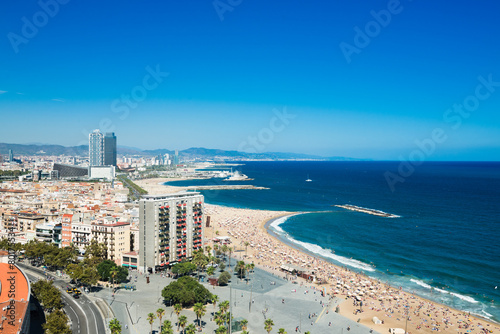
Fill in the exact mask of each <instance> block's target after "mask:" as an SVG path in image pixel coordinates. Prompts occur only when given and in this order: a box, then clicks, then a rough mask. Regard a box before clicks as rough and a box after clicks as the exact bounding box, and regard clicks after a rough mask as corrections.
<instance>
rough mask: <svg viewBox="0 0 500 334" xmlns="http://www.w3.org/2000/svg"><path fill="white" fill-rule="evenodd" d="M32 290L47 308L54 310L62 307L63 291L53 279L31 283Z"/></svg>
mask: <svg viewBox="0 0 500 334" xmlns="http://www.w3.org/2000/svg"><path fill="white" fill-rule="evenodd" d="M31 291H33V294H34V295H35V297H36V298H37V299H38V300H39V301H40V303H41V304H42V305H43V307H44V308H45V309H46V310H48V311H52V310H58V309H61V308H62V301H61V292H60V291H59V290H58V289H57V288H56V287H55V286H54V285H53V282H52V281H46V280H39V281H37V282H36V283H33V284H32V285H31Z"/></svg>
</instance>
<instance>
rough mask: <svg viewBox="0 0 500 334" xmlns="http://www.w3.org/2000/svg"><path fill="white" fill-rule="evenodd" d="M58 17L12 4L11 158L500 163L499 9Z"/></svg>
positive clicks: (6, 19) (35, 6)
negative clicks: (15, 149) (296, 157)
mask: <svg viewBox="0 0 500 334" xmlns="http://www.w3.org/2000/svg"><path fill="white" fill-rule="evenodd" d="M58 1H59V2H58ZM58 1H56V0H41V1H17V0H4V1H2V2H1V3H0V63H1V64H2V66H0V116H1V119H0V129H1V130H0V142H8V143H32V142H40V143H50V144H61V145H65V146H73V145H79V144H82V143H84V142H85V141H86V140H87V139H88V137H87V133H88V132H89V131H91V130H92V129H95V128H99V127H100V128H101V129H102V130H103V131H109V130H112V131H114V132H115V133H116V135H117V137H118V144H119V145H124V146H133V147H140V148H144V149H154V148H169V149H185V148H189V147H208V148H221V149H228V150H238V149H242V150H246V151H259V152H261V151H282V152H297V153H311V154H319V155H324V156H350V157H357V158H371V159H389V160H400V159H407V158H409V157H410V156H416V155H415V151H419V150H420V151H422V152H423V154H424V155H425V159H426V160H500V155H499V152H500V113H499V111H500V62H499V61H498V60H499V59H500V43H499V37H498V36H500V22H499V21H498V19H497V15H498V13H499V12H500V3H498V2H496V1H474V2H472V1H454V2H453V3H445V2H443V1H441V2H436V1H423V0H413V1H409V0H405V1H403V0H402V1H400V2H397V1H393V0H391V1H346V0H341V1H310V2H304V1H295V0H291V1H286V2H285V1H280V2H269V1H261V0H252V1H249V0H242V1H241V0H218V1H216V2H214V1H187V0H186V1H179V0H177V1H170V0H165V1H159V0H158V1H105V2H103V1H78V0H58ZM214 3H215V4H216V5H214ZM54 4H57V6H55V5H54ZM216 7H217V8H216ZM374 13H376V14H374ZM387 13H388V14H389V15H390V16H388V15H387ZM376 16H378V19H379V21H377V20H376V18H375V17H376ZM30 27H31V28H33V27H34V30H33V29H32V30H30V29H29V28H30ZM358 28H359V29H358ZM370 29H371V30H370ZM357 31H362V34H364V35H365V36H364V39H363V36H361V35H358V32H357ZM360 36H361V37H360ZM346 45H348V49H346ZM342 46H343V47H342ZM346 50H350V51H352V50H356V52H351V53H349V52H350V51H349V52H347V53H348V55H347V57H346ZM154 72H157V74H156V75H152V74H151V73H154ZM158 72H160V74H158ZM166 73H168V75H167V74H166ZM155 77H156V79H155ZM480 78H482V79H480ZM488 81H489V82H490V84H489V85H487V86H488V87H486V86H485V84H484V82H488ZM481 85H482V86H481ZM478 86H481V87H478ZM478 92H479V93H478ZM477 94H479V95H477ZM127 96H128V97H127ZM477 96H479V97H480V98H478V97H477ZM127 99H128V100H127ZM127 101H128V102H127ZM464 103H466V104H467V103H468V107H467V108H468V110H469V111H467V110H465V111H463V113H462V114H459V113H458V112H454V111H450V112H447V110H448V109H450V108H453V105H455V104H456V105H460V104H464ZM462 110H463V109H462ZM277 114H279V115H281V116H283V114H285V115H289V116H286V117H285V118H283V117H281V118H279V117H277V116H276V115H277ZM436 129H438V130H439V129H441V130H442V131H443V136H442V138H440V140H438V141H436V140H435V138H433V137H432V133H433V131H435V130H436ZM252 138H253V144H251V143H252ZM443 138H445V139H443ZM430 141H432V142H433V144H429V145H430V146H428V147H427V148H428V149H427V151H425V149H422V148H421V147H422V146H419V145H418V144H417V142H419V143H422V142H424V143H430ZM423 147H424V148H425V146H423ZM412 154H413V155H412Z"/></svg>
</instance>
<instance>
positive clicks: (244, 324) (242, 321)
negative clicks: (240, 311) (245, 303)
mask: <svg viewBox="0 0 500 334" xmlns="http://www.w3.org/2000/svg"><path fill="white" fill-rule="evenodd" d="M240 325H241V329H242V330H244V331H246V330H247V328H248V320H247V319H243V320H241V321H240Z"/></svg>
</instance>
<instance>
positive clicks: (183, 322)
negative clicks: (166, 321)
mask: <svg viewBox="0 0 500 334" xmlns="http://www.w3.org/2000/svg"><path fill="white" fill-rule="evenodd" d="M187 321H188V318H187V317H186V316H185V315H181V316H180V317H179V324H178V326H177V330H179V326H180V327H182V330H183V331H184V328H186V325H187Z"/></svg>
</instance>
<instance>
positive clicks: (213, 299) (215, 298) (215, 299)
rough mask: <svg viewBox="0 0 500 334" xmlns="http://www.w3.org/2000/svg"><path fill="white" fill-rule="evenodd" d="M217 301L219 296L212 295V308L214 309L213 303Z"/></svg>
mask: <svg viewBox="0 0 500 334" xmlns="http://www.w3.org/2000/svg"><path fill="white" fill-rule="evenodd" d="M218 301H219V296H217V295H212V304H214V310H215V305H217V302H218Z"/></svg>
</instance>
